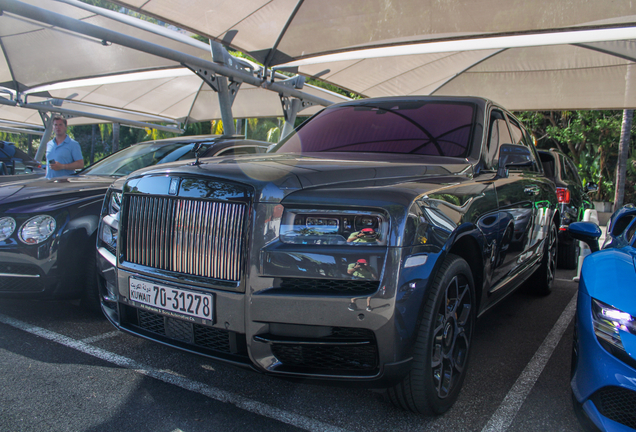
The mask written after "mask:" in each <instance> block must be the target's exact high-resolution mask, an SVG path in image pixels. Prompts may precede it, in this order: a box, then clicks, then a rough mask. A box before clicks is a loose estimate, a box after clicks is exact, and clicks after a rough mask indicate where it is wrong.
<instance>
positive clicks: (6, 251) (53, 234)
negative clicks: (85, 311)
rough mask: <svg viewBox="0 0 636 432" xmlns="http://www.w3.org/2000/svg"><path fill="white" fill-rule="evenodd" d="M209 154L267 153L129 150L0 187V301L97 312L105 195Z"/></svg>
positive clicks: (206, 139) (235, 141) (226, 142)
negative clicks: (135, 176)
mask: <svg viewBox="0 0 636 432" xmlns="http://www.w3.org/2000/svg"><path fill="white" fill-rule="evenodd" d="M200 142H202V143H203V147H204V148H203V150H202V152H207V153H206V154H208V155H216V154H222V153H228V154H235V153H240V152H246V153H251V154H253V153H257V152H264V151H265V149H266V148H267V146H268V143H265V142H259V141H246V140H243V139H242V138H238V137H237V138H225V137H220V136H190V137H178V138H169V139H166V140H158V141H150V142H143V143H139V144H135V145H133V146H131V147H127V148H125V149H123V150H121V151H119V152H117V153H115V154H112V155H110V156H108V157H106V158H104V159H103V160H101V161H99V162H97V163H95V164H94V165H91V166H89V167H87V168H86V169H84V170H82V171H80V172H78V173H77V174H75V175H72V176H69V177H61V178H56V179H52V180H48V179H45V178H41V179H35V180H27V181H22V182H15V181H14V182H11V183H6V184H4V185H3V186H2V188H0V297H20V298H83V299H84V300H86V302H87V304H89V305H93V306H94V307H99V306H98V305H99V301H98V296H97V288H96V282H95V279H96V277H95V251H94V247H95V241H96V238H95V235H96V234H95V233H96V230H97V225H98V219H99V213H100V210H101V207H102V201H103V199H104V194H105V193H106V190H107V189H108V186H109V185H110V184H111V183H112V182H113V180H115V179H116V178H118V177H121V176H123V175H126V174H130V173H131V172H133V171H134V170H136V169H139V168H143V167H146V166H150V165H156V164H163V163H168V162H174V161H179V160H185V159H192V158H194V154H193V153H192V148H193V146H194V144H195V143H200Z"/></svg>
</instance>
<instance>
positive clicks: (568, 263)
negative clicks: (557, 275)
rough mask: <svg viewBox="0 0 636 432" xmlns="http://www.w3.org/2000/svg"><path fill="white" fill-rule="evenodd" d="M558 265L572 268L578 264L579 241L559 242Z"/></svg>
mask: <svg viewBox="0 0 636 432" xmlns="http://www.w3.org/2000/svg"><path fill="white" fill-rule="evenodd" d="M558 250H559V253H558V260H557V263H558V267H559V268H562V269H567V270H572V269H575V268H577V267H578V265H579V253H580V251H579V242H578V241H576V240H572V243H570V244H559V249H558Z"/></svg>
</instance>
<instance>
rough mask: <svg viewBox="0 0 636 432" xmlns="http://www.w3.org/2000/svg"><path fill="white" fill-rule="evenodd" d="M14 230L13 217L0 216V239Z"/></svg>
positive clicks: (5, 237) (4, 238) (8, 235)
mask: <svg viewBox="0 0 636 432" xmlns="http://www.w3.org/2000/svg"><path fill="white" fill-rule="evenodd" d="M13 231H15V219H13V218H11V217H3V218H0V241H5V240H6V239H8V238H9V237H11V234H13Z"/></svg>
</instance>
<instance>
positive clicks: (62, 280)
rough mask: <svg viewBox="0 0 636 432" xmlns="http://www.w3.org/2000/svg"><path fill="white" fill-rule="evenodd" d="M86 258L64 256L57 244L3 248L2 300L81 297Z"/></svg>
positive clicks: (0, 260)
mask: <svg viewBox="0 0 636 432" xmlns="http://www.w3.org/2000/svg"><path fill="white" fill-rule="evenodd" d="M81 259H83V258H81V257H79V256H77V254H74V253H72V252H69V253H66V254H65V253H61V252H60V248H59V247H58V244H57V241H53V240H49V241H47V242H45V243H43V244H41V245H35V246H26V245H19V244H5V245H2V246H0V298H33V299H53V298H58V299H60V298H73V297H78V296H79V295H80V294H81V288H82V286H81V284H79V283H78V282H79V281H80V279H81V276H82V275H83V272H82V267H83V265H82V261H77V260H81Z"/></svg>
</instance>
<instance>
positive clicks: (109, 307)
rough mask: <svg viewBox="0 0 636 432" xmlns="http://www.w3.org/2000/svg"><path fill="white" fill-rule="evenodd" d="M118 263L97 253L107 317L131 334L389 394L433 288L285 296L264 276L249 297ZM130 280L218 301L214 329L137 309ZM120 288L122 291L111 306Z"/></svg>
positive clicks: (274, 371)
mask: <svg viewBox="0 0 636 432" xmlns="http://www.w3.org/2000/svg"><path fill="white" fill-rule="evenodd" d="M389 255H391V254H390V253H389ZM314 258H315V257H314ZM266 261H267V260H266ZM272 261H274V262H275V261H276V260H272ZM387 261H388V264H390V265H388V266H386V267H385V268H396V269H397V268H399V264H398V265H396V263H399V262H400V257H399V254H397V253H396V254H393V256H389V257H388V259H387ZM114 262H115V261H114V256H113V255H112V254H111V253H110V252H108V251H107V250H106V249H103V248H100V249H99V250H98V266H99V267H100V275H101V276H100V286H101V291H102V309H103V311H104V313H105V315H106V317H107V318H108V319H109V320H110V321H111V323H112V324H113V325H114V326H115V327H117V328H118V329H120V330H122V331H124V332H127V333H130V334H133V335H136V336H139V337H143V338H146V339H150V340H154V341H156V342H159V343H162V344H165V345H169V346H172V347H175V348H179V349H182V350H185V351H189V352H194V353H198V354H201V355H204V356H207V357H210V358H213V359H216V360H219V361H223V362H226V363H231V364H234V365H237V366H242V367H247V368H251V369H254V370H257V371H259V372H263V373H267V374H271V375H276V376H283V377H287V378H301V379H319V380H323V381H333V382H338V381H345V382H348V383H358V384H360V385H362V386H367V387H390V386H392V385H394V384H396V383H398V382H399V381H401V380H402V379H403V377H404V376H405V375H406V374H407V373H408V371H409V370H410V367H411V352H410V350H409V349H408V348H407V347H411V346H412V338H413V337H414V334H415V333H414V327H415V323H416V322H417V315H418V313H419V310H412V305H415V304H419V296H420V295H421V294H422V292H423V291H424V289H425V286H426V283H427V280H426V279H418V283H417V284H416V285H417V287H416V286H415V285H414V284H413V283H410V284H407V285H408V286H409V287H411V288H412V289H413V290H415V291H419V292H417V293H415V294H413V293H412V292H409V293H408V294H409V295H405V293H404V290H400V289H398V288H397V287H396V286H395V283H393V284H387V283H384V282H382V281H375V284H374V285H375V288H373V289H372V290H369V289H368V288H364V285H360V286H362V287H363V288H360V286H356V287H355V288H354V290H355V289H360V290H361V291H362V292H360V293H358V294H356V293H353V294H352V293H350V292H347V293H345V294H333V293H330V294H324V293H323V294H321V293H318V292H315V291H310V292H307V293H300V292H294V291H293V290H291V291H289V287H288V286H287V289H288V291H287V292H286V291H285V289H282V288H280V286H281V280H285V281H289V280H290V278H280V277H264V276H263V273H262V272H260V275H258V276H252V277H250V278H248V282H247V287H248V288H247V289H246V292H232V291H228V290H221V289H214V288H212V289H210V288H209V287H208V288H202V287H200V286H196V285H195V284H192V283H184V282H183V281H179V280H177V279H172V280H167V279H166V278H165V275H163V274H161V275H159V274H155V273H154V272H149V269H141V268H140V269H138V270H139V271H131V269H129V268H128V266H124V267H120V268H116V267H115V266H114V265H113V263H114ZM433 264H434V260H431V262H430V263H429V264H428V265H429V266H430V267H428V268H426V269H420V270H421V272H418V273H419V275H421V274H422V273H426V274H430V272H431V270H432V265H433ZM396 271H397V270H396ZM268 272H270V271H269V270H268V269H267V266H265V273H268ZM257 273H259V272H257V271H255V272H254V273H253V274H257ZM131 276H132V277H135V278H142V279H145V280H146V281H149V282H151V283H153V282H154V283H156V284H160V285H164V286H165V285H168V286H174V287H177V288H181V289H189V290H193V291H200V292H206V293H211V294H213V295H214V303H215V307H214V311H215V317H214V322H213V323H201V322H189V321H187V320H184V319H180V318H179V317H174V316H168V315H164V314H162V312H161V311H160V310H156V309H155V310H153V308H149V307H145V306H143V305H141V304H138V303H135V302H132V301H130V300H129V299H128V293H127V287H128V279H129V278H130V277H131ZM159 276H161V277H159ZM411 276H413V275H411ZM382 279H383V280H384V281H390V280H393V281H395V280H399V277H398V275H397V274H396V273H395V272H391V273H389V274H385V275H384V277H383V278H382ZM115 281H116V283H117V285H115ZM340 282H342V283H343V284H347V283H348V282H350V281H340ZM108 286H110V290H109V289H108ZM114 286H118V287H119V289H118V291H117V293H115V295H114V296H113V295H112V293H111V291H112V287H114ZM331 288H333V287H331ZM365 289H366V290H367V291H366V292H365ZM411 295H412V298H410V297H411ZM409 298H410V300H413V301H412V302H409V301H408V300H409Z"/></svg>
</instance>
